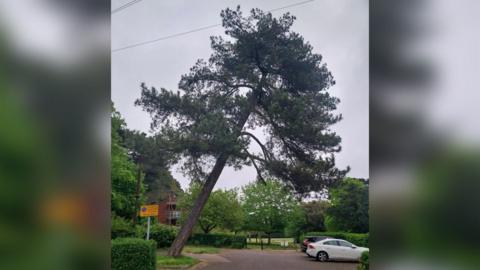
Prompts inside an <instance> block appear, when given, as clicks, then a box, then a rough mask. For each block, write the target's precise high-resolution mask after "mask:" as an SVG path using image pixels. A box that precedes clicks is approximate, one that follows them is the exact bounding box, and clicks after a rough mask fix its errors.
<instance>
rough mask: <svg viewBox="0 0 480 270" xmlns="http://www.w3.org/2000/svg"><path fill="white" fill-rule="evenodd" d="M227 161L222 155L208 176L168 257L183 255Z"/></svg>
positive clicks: (226, 157)
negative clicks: (183, 250)
mask: <svg viewBox="0 0 480 270" xmlns="http://www.w3.org/2000/svg"><path fill="white" fill-rule="evenodd" d="M227 159H228V156H227V155H221V156H220V157H219V158H218V159H217V162H216V163H215V166H213V169H212V172H211V173H210V175H208V177H207V181H205V184H204V185H203V188H202V191H201V192H200V194H199V195H198V197H197V199H196V201H195V204H194V205H193V208H192V211H190V214H189V215H188V219H187V221H186V222H185V223H184V224H183V225H182V228H181V229H180V232H179V233H178V235H177V237H176V238H175V241H173V243H172V246H171V247H170V249H169V250H168V255H170V256H175V257H176V256H180V254H181V253H182V249H183V247H184V246H185V244H186V243H187V240H188V237H189V236H190V233H191V232H192V229H193V226H195V223H197V220H198V218H199V217H200V214H201V213H202V210H203V207H204V206H205V204H206V202H207V200H208V197H209V196H210V193H211V192H212V189H213V187H214V186H215V184H216V183H217V180H218V177H219V176H220V174H221V173H222V170H223V168H224V167H225V164H226V163H227Z"/></svg>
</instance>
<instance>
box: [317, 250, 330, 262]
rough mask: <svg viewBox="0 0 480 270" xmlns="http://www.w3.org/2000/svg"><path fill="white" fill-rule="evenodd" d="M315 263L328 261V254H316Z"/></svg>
mask: <svg viewBox="0 0 480 270" xmlns="http://www.w3.org/2000/svg"><path fill="white" fill-rule="evenodd" d="M317 261H320V262H326V261H328V254H327V253H326V252H325V251H320V252H318V253H317Z"/></svg>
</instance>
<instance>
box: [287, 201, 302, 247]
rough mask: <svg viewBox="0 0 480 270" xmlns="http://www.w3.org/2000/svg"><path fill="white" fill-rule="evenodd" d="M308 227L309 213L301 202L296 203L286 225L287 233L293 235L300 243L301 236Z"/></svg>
mask: <svg viewBox="0 0 480 270" xmlns="http://www.w3.org/2000/svg"><path fill="white" fill-rule="evenodd" d="M306 227H307V215H306V213H305V209H304V208H303V207H302V205H301V204H296V205H294V206H293V208H292V212H291V213H290V214H289V215H288V217H287V225H286V227H285V233H286V234H287V235H288V236H292V237H293V238H294V241H295V242H296V243H298V242H299V241H300V236H301V235H302V234H303V233H304V232H305V231H306Z"/></svg>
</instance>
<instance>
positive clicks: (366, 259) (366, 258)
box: [357, 251, 370, 270]
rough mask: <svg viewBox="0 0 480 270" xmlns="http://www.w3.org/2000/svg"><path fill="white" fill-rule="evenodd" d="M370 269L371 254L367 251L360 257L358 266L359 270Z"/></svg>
mask: <svg viewBox="0 0 480 270" xmlns="http://www.w3.org/2000/svg"><path fill="white" fill-rule="evenodd" d="M369 267H370V253H369V252H368V251H365V252H363V253H362V256H361V257H360V264H359V265H358V268H357V269H358V270H368V268H369Z"/></svg>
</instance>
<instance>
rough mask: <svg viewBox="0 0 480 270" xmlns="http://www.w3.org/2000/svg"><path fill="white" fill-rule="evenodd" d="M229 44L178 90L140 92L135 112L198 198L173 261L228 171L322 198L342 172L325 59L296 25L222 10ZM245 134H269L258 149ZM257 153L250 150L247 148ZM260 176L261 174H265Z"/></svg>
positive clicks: (221, 44) (215, 40) (217, 43)
mask: <svg viewBox="0 0 480 270" xmlns="http://www.w3.org/2000/svg"><path fill="white" fill-rule="evenodd" d="M220 15H221V18H222V25H223V27H224V28H225V33H226V35H228V36H229V37H228V39H224V38H222V37H212V38H211V48H212V50H213V53H212V55H211V56H210V58H209V59H208V61H205V60H198V61H197V63H196V64H195V65H194V66H193V67H192V68H191V69H190V72H189V73H188V74H185V75H183V76H182V77H181V80H180V82H179V90H178V91H171V90H167V89H164V88H161V89H160V90H157V89H156V88H154V87H151V88H149V87H147V86H146V85H145V84H142V86H141V87H142V94H141V97H140V99H138V100H137V101H136V105H139V106H142V107H143V109H144V110H145V111H147V112H148V113H150V115H151V117H152V128H153V129H156V130H158V131H159V132H160V133H161V134H162V136H164V137H165V138H166V139H167V140H168V141H169V142H170V145H171V146H172V147H173V150H175V152H176V153H177V154H178V156H180V157H182V160H183V161H185V162H184V164H183V169H184V171H185V172H187V173H188V174H190V175H191V176H192V178H193V179H199V180H200V181H202V182H203V186H202V190H201V192H200V194H199V196H198V197H197V200H196V202H195V203H194V206H193V208H192V211H191V212H190V215H189V217H188V218H187V220H186V222H185V223H184V224H183V226H182V228H181V230H180V233H179V234H178V236H177V238H176V239H175V241H174V243H173V244H172V247H171V248H170V250H169V254H170V255H173V256H179V255H180V254H181V251H182V249H183V246H184V245H185V243H186V241H187V239H188V237H189V235H190V233H191V231H192V229H193V227H194V226H195V224H196V222H197V220H198V218H199V217H200V214H201V211H202V209H203V207H204V206H205V204H206V202H207V200H208V197H209V195H210V193H211V192H212V190H213V187H214V186H215V184H216V182H217V180H218V177H219V176H220V174H221V173H222V170H223V168H224V167H225V166H226V165H229V166H234V167H235V168H239V167H241V166H243V165H253V166H254V167H255V168H256V169H257V174H258V178H259V179H260V180H261V179H264V176H265V175H268V176H270V177H275V178H278V179H281V180H283V181H285V182H286V183H287V184H288V185H289V186H290V187H291V188H292V190H293V192H295V193H297V194H305V193H308V192H310V191H320V190H322V189H324V188H326V187H328V186H330V185H332V184H334V183H335V182H337V181H338V180H339V179H342V178H343V177H344V175H345V173H346V171H345V170H339V169H337V168H336V167H335V159H334V153H336V152H339V151H340V149H341V148H340V146H339V144H340V141H341V139H340V137H339V136H338V135H337V134H336V133H335V132H333V131H331V129H330V128H329V127H330V126H331V125H333V124H335V123H337V122H338V121H340V120H341V115H336V114H335V113H334V110H335V109H336V108H337V104H338V103H339V99H338V98H336V97H333V96H331V95H330V94H329V92H328V90H329V88H330V87H331V86H332V85H334V84H335V81H334V79H333V76H332V74H331V73H330V71H329V70H328V69H327V66H326V64H325V63H323V62H322V57H321V55H319V54H316V53H314V52H313V47H312V46H311V45H310V44H309V43H308V42H305V41H304V39H303V37H302V36H301V35H300V34H298V33H295V32H293V31H291V30H290V28H291V26H292V24H293V22H294V20H295V17H294V16H292V15H290V14H288V13H287V14H284V15H282V16H280V17H279V18H274V17H273V16H272V14H271V13H264V12H263V11H261V10H259V9H253V10H252V11H251V13H250V16H247V17H244V16H243V15H242V12H241V11H240V7H238V8H237V9H236V10H231V9H226V10H223V11H222V12H221V14H220ZM247 128H250V129H254V128H263V129H264V130H266V131H267V134H268V136H267V138H266V142H264V143H263V142H262V141H261V140H259V139H258V138H257V137H255V136H254V135H253V134H252V133H250V132H248V131H247ZM251 141H254V142H255V143H256V144H258V145H259V146H260V148H261V150H262V151H261V153H259V154H258V153H253V152H250V151H249V150H248V149H249V145H250V142H251ZM264 174H265V175H264Z"/></svg>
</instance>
